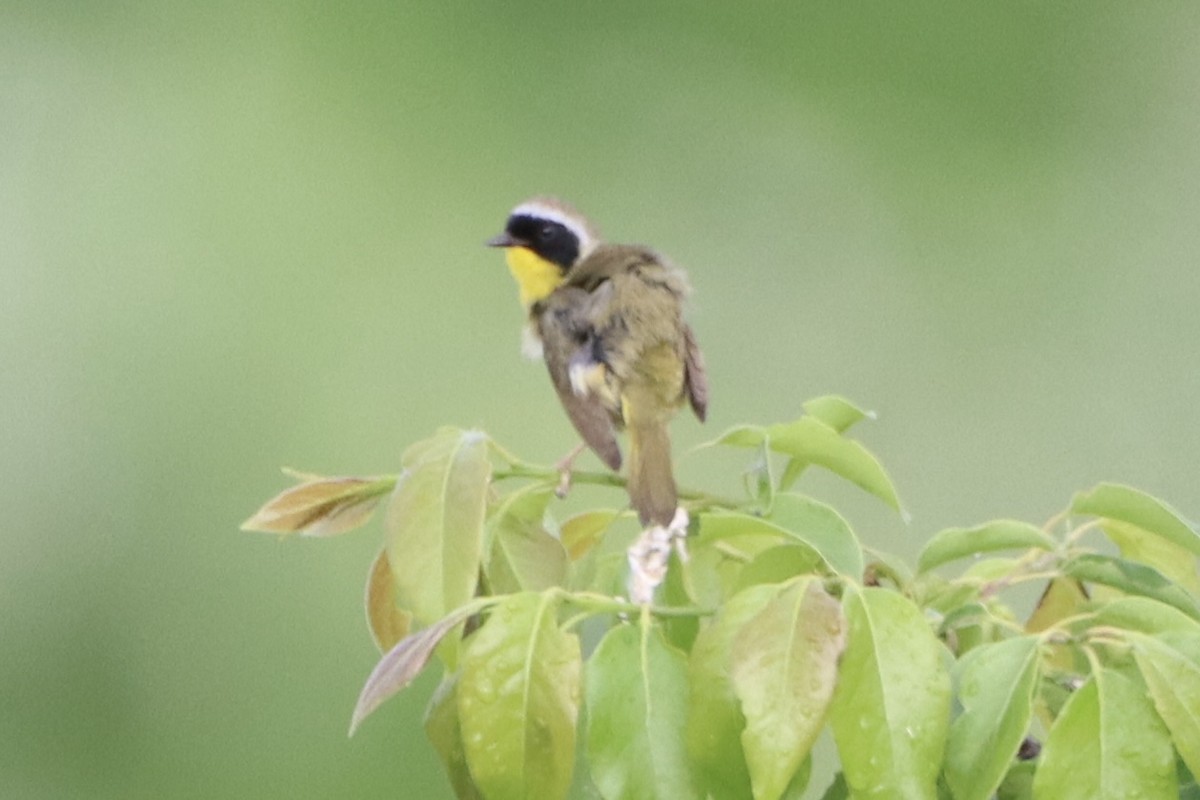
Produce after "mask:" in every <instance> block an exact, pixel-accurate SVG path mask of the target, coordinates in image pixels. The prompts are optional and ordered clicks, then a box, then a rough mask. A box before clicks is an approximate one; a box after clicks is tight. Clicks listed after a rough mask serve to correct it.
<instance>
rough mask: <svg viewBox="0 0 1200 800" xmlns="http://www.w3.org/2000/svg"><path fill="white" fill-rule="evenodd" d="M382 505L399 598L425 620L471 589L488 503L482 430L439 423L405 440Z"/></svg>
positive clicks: (449, 607) (461, 599)
mask: <svg viewBox="0 0 1200 800" xmlns="http://www.w3.org/2000/svg"><path fill="white" fill-rule="evenodd" d="M405 460H406V461H407V462H408V463H407V465H406V467H405V471H404V473H403V474H402V475H401V476H400V479H399V480H398V481H397V482H396V489H395V491H394V492H393V493H392V500H391V503H390V505H389V506H388V510H387V530H388V538H387V543H386V548H387V554H388V562H389V564H390V565H391V568H392V578H393V580H394V582H395V585H396V597H397V602H398V603H399V605H400V606H401V607H402V608H406V609H409V610H411V611H412V613H413V617H414V618H415V619H416V621H417V622H418V623H419V624H428V623H430V622H432V621H433V620H437V619H440V618H442V617H443V616H445V615H446V614H447V613H449V612H450V611H452V610H454V609H455V608H457V607H458V606H460V605H462V604H463V603H465V602H467V601H468V600H469V599H470V598H471V597H472V596H473V595H474V594H475V586H476V584H477V582H478V580H479V566H480V561H481V558H482V549H483V520H484V515H485V513H486V509H487V502H486V501H487V489H488V481H489V479H490V477H491V464H490V462H489V461H488V447H487V437H486V436H484V435H483V434H482V433H479V432H477V431H458V430H453V429H444V430H442V431H440V432H439V433H438V434H437V435H436V436H435V437H433V438H431V439H428V440H425V441H424V442H419V443H418V444H416V445H414V446H413V447H410V448H409V450H408V452H407V453H406V454H405Z"/></svg>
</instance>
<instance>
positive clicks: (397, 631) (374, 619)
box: [366, 550, 412, 653]
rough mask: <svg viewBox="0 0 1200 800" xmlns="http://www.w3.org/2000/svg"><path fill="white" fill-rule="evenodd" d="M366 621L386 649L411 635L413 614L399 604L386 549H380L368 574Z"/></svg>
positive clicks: (379, 644) (379, 642) (375, 637)
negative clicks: (397, 603)
mask: <svg viewBox="0 0 1200 800" xmlns="http://www.w3.org/2000/svg"><path fill="white" fill-rule="evenodd" d="M366 606H367V625H368V626H369V627H370V628H371V636H372V638H374V639H375V644H376V645H377V646H378V647H379V649H380V650H381V651H383V652H385V653H386V652H387V651H388V650H391V649H392V647H394V646H395V644H396V642H398V641H400V640H401V639H403V638H404V637H405V636H407V635H408V632H409V629H410V628H411V627H412V614H410V613H408V612H407V611H405V610H404V609H402V608H398V607H397V606H396V584H395V582H394V581H393V580H392V567H391V564H390V563H389V562H388V557H387V552H386V551H383V550H381V551H380V552H379V555H377V556H375V563H373V564H372V565H371V574H370V575H368V576H367V596H366Z"/></svg>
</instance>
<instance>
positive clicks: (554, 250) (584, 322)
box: [487, 197, 708, 526]
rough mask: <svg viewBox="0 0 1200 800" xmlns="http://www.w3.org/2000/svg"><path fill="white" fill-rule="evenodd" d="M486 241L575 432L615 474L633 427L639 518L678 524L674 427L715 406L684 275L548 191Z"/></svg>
mask: <svg viewBox="0 0 1200 800" xmlns="http://www.w3.org/2000/svg"><path fill="white" fill-rule="evenodd" d="M487 244H488V245H489V246H491V247H502V248H504V249H505V257H506V260H507V262H508V268H509V271H510V272H511V273H512V275H513V278H515V279H516V282H517V290H518V293H519V296H520V301H521V304H522V306H524V308H525V310H526V313H527V314H528V321H527V323H526V327H525V347H524V348H523V349H524V350H525V352H526V355H529V356H530V357H533V358H537V357H538V355H539V354H540V355H541V357H543V358H544V359H545V362H546V367H547V369H548V370H549V372H550V379H551V381H552V382H553V383H554V388H555V390H556V391H557V392H558V397H559V400H561V401H562V405H563V408H565V409H566V412H567V416H568V417H570V419H571V422H572V424H574V426H575V429H576V430H577V431H579V435H580V436H582V437H583V440H584V442H585V443H586V444H587V445H588V446H589V447H591V448H592V450H594V451H595V453H596V454H597V455H598V456H599V457H600V459H601V460H602V461H603V462H604V463H605V464H607V465H608V466H609V467H610V468H611V469H613V470H618V469H620V467H621V450H620V446H619V445H618V444H617V439H616V431H618V430H621V429H625V430H627V431H628V433H629V463H628V470H629V472H628V481H627V483H628V490H629V497H630V501H631V502H632V504H633V507H634V509H635V510H636V511H637V513H638V518H639V519H640V520H641V523H642V525H643V526H648V525H655V526H671V525H672V521H673V520H674V521H675V523H676V524H678V521H679V519H680V518H679V517H676V508H677V506H678V498H677V494H676V488H675V478H674V476H673V475H672V470H671V440H670V438H669V436H668V433H667V425H668V423H669V422H670V420H671V418H672V417H673V416H674V414H675V411H676V409H678V408H679V407H680V406H681V405H683V403H684V402H687V403H689V404H690V405H691V407H692V410H693V411H694V412H695V413H696V416H697V417H698V418H699V419H700V420H701V421H703V420H704V417H705V414H706V411H707V408H708V381H707V378H706V377H705V373H704V360H703V357H702V356H701V353H700V348H699V347H698V346H697V344H696V337H695V335H694V334H693V333H692V329H691V328H690V327H689V326H688V324H687V323H686V322H685V321H684V319H683V308H682V307H683V301H684V298H685V297H686V296H687V294H688V292H689V287H688V282H687V276H686V275H685V274H684V272H683V270H681V269H679V268H678V267H676V266H674V265H672V264H670V263H669V262H668V261H667V260H666V259H665V258H663V257H662V256H660V255H659V254H658V253H656V252H654V251H653V250H651V249H650V248H648V247H642V246H638V245H620V244H605V243H603V242H601V241H600V239H599V236H598V235H597V233H596V231H595V229H594V228H593V227H592V226H591V224H590V223H589V222H588V221H587V220H586V219H585V218H584V217H582V216H581V215H580V214H579V213H578V212H576V211H575V210H574V209H572V208H571V207H570V206H568V205H566V204H565V203H562V202H560V201H557V200H553V199H549V198H544V197H537V198H533V199H531V200H527V201H525V202H524V203H521V204H520V205H518V206H517V207H516V208H514V209H513V210H512V212H511V213H510V214H509V217H508V221H507V223H506V224H505V227H504V232H503V233H501V234H500V235H498V236H495V237H493V238H492V239H490V240H488V242H487ZM682 519H684V520H686V515H683V516H682ZM684 524H685V525H686V522H684Z"/></svg>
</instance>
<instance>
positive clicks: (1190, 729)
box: [1130, 634, 1200, 775]
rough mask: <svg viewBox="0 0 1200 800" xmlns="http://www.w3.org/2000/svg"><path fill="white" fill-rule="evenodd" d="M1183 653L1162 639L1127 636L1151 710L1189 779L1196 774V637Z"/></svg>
mask: <svg viewBox="0 0 1200 800" xmlns="http://www.w3.org/2000/svg"><path fill="white" fill-rule="evenodd" d="M1190 640H1191V642H1190V644H1191V646H1190V647H1188V648H1184V649H1183V650H1184V651H1183V652H1181V650H1180V649H1177V648H1176V647H1173V646H1172V645H1173V644H1174V642H1173V641H1172V640H1171V639H1170V638H1166V637H1162V638H1159V637H1152V636H1131V637H1130V641H1131V642H1132V643H1133V657H1134V659H1135V660H1136V661H1137V665H1138V669H1139V670H1141V673H1142V677H1143V678H1144V679H1145V681H1146V686H1147V687H1149V689H1150V696H1151V697H1152V698H1153V699H1154V707H1155V708H1156V709H1157V710H1158V715H1159V716H1160V717H1161V718H1162V720H1163V722H1165V723H1166V725H1167V729H1168V730H1169V731H1170V732H1171V738H1172V740H1173V743H1174V745H1175V749H1176V750H1177V751H1179V755H1180V757H1181V758H1182V759H1183V760H1184V762H1185V763H1186V764H1187V766H1188V769H1190V770H1191V772H1192V774H1193V775H1196V774H1200V662H1198V661H1197V660H1196V659H1194V658H1189V657H1188V653H1187V652H1186V651H1187V650H1190V651H1191V652H1192V653H1200V635H1198V634H1192V635H1191V637H1190Z"/></svg>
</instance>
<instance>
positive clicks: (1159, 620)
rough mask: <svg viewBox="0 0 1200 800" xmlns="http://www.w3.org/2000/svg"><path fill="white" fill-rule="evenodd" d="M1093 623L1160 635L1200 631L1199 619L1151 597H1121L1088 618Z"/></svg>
mask: <svg viewBox="0 0 1200 800" xmlns="http://www.w3.org/2000/svg"><path fill="white" fill-rule="evenodd" d="M1088 625H1089V626H1090V627H1099V626H1108V627H1113V628H1121V629H1123V630H1127V631H1136V632H1138V633H1148V634H1151V635H1159V634H1163V633H1182V634H1200V622H1197V621H1196V620H1195V619H1194V618H1193V617H1189V616H1188V615H1187V614H1184V613H1183V612H1182V611H1179V610H1178V609H1176V608H1175V607H1174V606H1169V605H1167V604H1166V603H1160V602H1159V601H1157V600H1151V599H1150V598H1149V597H1119V598H1117V599H1116V600H1112V601H1110V602H1108V603H1105V604H1104V605H1103V606H1101V607H1100V608H1099V609H1097V610H1096V613H1095V614H1094V615H1093V616H1092V618H1091V619H1090V620H1089V621H1088Z"/></svg>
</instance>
